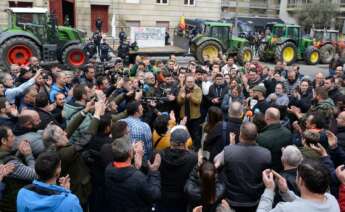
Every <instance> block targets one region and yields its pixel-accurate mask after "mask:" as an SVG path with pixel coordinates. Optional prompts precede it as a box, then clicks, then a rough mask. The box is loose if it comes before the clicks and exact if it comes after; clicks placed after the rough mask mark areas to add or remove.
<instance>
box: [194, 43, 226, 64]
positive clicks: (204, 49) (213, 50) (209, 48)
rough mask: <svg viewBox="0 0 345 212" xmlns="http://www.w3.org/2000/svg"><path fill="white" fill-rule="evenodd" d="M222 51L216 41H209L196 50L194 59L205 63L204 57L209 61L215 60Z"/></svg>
mask: <svg viewBox="0 0 345 212" xmlns="http://www.w3.org/2000/svg"><path fill="white" fill-rule="evenodd" d="M221 51H222V46H221V45H220V44H219V43H217V42H216V41H213V40H209V41H205V42H203V43H202V44H201V45H200V46H198V47H197V49H196V59H197V60H198V61H200V62H202V63H203V62H205V61H204V57H206V56H208V58H209V59H210V60H212V59H215V58H216V57H218V56H219V53H220V52H221Z"/></svg>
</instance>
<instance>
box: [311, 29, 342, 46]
mask: <svg viewBox="0 0 345 212" xmlns="http://www.w3.org/2000/svg"><path fill="white" fill-rule="evenodd" d="M310 34H311V38H313V39H314V41H315V42H322V43H323V42H337V41H338V39H339V31H338V30H326V29H324V30H323V29H312V30H311V32H310Z"/></svg>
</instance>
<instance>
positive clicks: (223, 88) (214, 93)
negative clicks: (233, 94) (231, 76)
mask: <svg viewBox="0 0 345 212" xmlns="http://www.w3.org/2000/svg"><path fill="white" fill-rule="evenodd" d="M228 90H229V88H228V86H227V85H226V84H223V85H215V84H213V85H211V86H210V89H209V91H208V96H207V99H208V100H209V101H210V102H211V101H212V99H214V98H217V97H219V103H218V104H213V103H212V102H211V104H212V105H217V106H220V105H221V104H222V101H223V98H224V96H225V94H226V93H228Z"/></svg>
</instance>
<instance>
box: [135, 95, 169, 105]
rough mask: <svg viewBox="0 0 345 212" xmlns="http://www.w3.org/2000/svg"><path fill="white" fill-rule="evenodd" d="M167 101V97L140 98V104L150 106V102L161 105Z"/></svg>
mask: <svg viewBox="0 0 345 212" xmlns="http://www.w3.org/2000/svg"><path fill="white" fill-rule="evenodd" d="M167 101H168V98H167V97H157V96H153V97H141V100H140V102H141V103H142V104H150V103H151V102H155V103H157V104H163V103H165V102H167Z"/></svg>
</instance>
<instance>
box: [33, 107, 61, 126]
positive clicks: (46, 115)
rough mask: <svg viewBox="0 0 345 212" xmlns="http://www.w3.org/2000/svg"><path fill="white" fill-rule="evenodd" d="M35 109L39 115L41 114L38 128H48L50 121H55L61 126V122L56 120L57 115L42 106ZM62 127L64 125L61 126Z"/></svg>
mask: <svg viewBox="0 0 345 212" xmlns="http://www.w3.org/2000/svg"><path fill="white" fill-rule="evenodd" d="M35 110H36V111H37V112H38V115H39V116H40V119H41V123H40V125H39V127H38V129H41V130H43V129H44V128H46V126H47V125H48V124H49V123H50V122H53V123H54V124H56V125H58V126H60V124H59V123H58V122H57V121H56V120H55V117H54V115H53V114H52V113H50V112H47V111H45V110H43V109H41V108H37V107H36V108H35ZM60 127H62V126H60Z"/></svg>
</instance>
